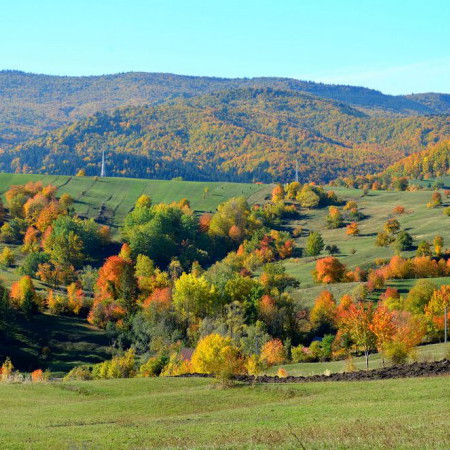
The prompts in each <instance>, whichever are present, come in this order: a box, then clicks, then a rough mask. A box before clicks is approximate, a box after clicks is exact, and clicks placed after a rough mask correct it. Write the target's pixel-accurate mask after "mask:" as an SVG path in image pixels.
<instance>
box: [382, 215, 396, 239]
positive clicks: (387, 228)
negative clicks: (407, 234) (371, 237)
mask: <svg viewBox="0 0 450 450" xmlns="http://www.w3.org/2000/svg"><path fill="white" fill-rule="evenodd" d="M383 230H384V232H385V233H387V234H389V235H392V234H396V233H398V232H399V230H400V222H399V221H398V220H397V219H389V220H388V221H387V222H386V223H385V224H384V227H383Z"/></svg>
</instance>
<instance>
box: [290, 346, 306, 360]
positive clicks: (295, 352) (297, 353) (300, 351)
mask: <svg viewBox="0 0 450 450" xmlns="http://www.w3.org/2000/svg"><path fill="white" fill-rule="evenodd" d="M291 354H292V362H294V363H300V362H308V361H310V360H311V359H310V356H309V353H308V348H307V347H304V346H303V345H299V346H298V347H292V349H291Z"/></svg>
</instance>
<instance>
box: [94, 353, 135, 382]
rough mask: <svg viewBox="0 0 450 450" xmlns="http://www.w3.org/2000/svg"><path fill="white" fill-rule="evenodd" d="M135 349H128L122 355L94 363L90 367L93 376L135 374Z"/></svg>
mask: <svg viewBox="0 0 450 450" xmlns="http://www.w3.org/2000/svg"><path fill="white" fill-rule="evenodd" d="M134 365H135V351H134V349H131V348H130V349H129V350H127V351H126V352H125V354H124V355H123V356H116V357H114V358H113V359H111V360H110V361H104V362H102V363H100V364H96V365H95V366H94V367H93V369H92V376H93V378H103V379H109V378H132V377H134V375H135V371H134Z"/></svg>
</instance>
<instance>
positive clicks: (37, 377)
mask: <svg viewBox="0 0 450 450" xmlns="http://www.w3.org/2000/svg"><path fill="white" fill-rule="evenodd" d="M30 375H31V381H32V382H33V383H39V382H42V381H46V380H48V378H49V373H48V372H44V371H43V370H42V369H36V370H34V371H33V372H31V374H30Z"/></svg>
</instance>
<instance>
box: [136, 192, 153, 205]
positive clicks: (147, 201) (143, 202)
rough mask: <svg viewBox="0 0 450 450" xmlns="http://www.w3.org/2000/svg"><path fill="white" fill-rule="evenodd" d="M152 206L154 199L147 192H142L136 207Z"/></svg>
mask: <svg viewBox="0 0 450 450" xmlns="http://www.w3.org/2000/svg"><path fill="white" fill-rule="evenodd" d="M150 206H152V199H151V198H150V197H149V196H148V195H145V194H142V195H141V196H140V197H139V198H138V199H137V201H136V204H135V205H134V207H135V208H150Z"/></svg>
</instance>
